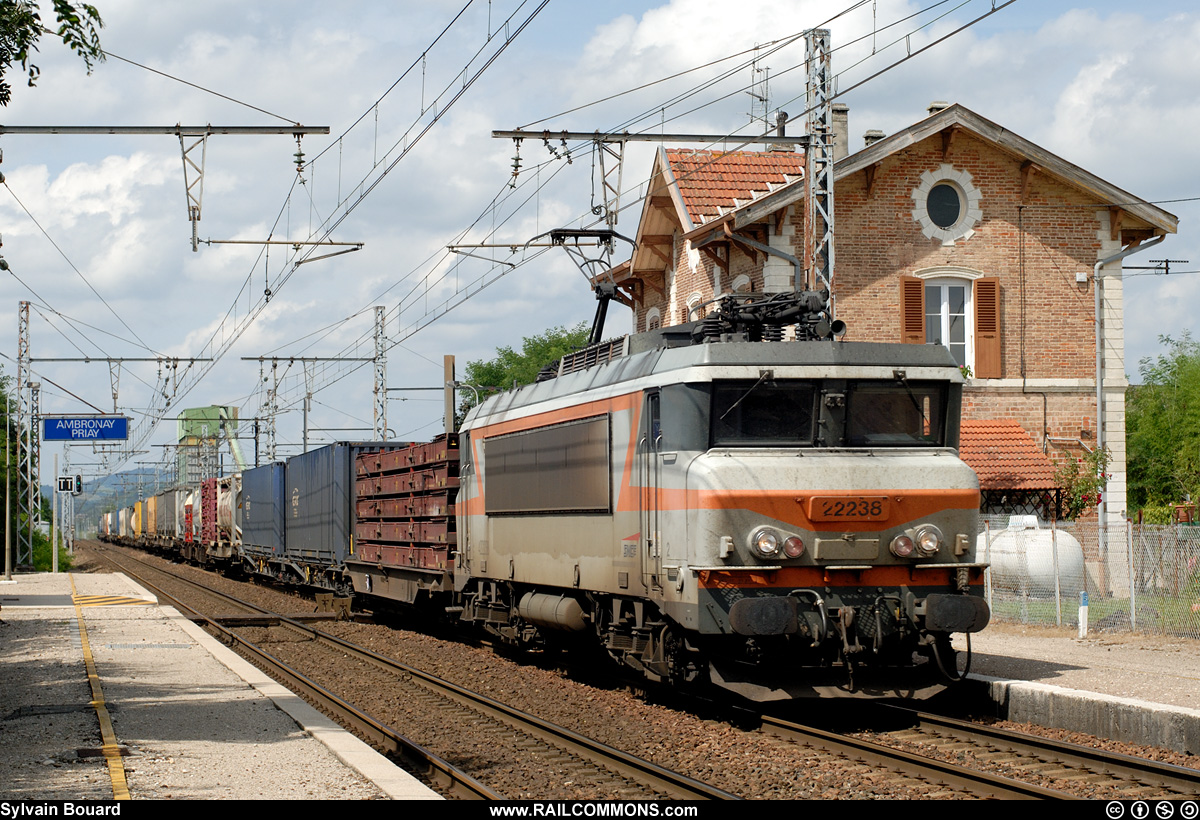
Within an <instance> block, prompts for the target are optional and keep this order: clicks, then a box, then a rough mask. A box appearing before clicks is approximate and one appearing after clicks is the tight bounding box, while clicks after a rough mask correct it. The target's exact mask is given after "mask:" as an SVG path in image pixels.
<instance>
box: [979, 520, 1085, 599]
mask: <svg viewBox="0 0 1200 820" xmlns="http://www.w3.org/2000/svg"><path fill="white" fill-rule="evenodd" d="M976 546H977V551H976V555H977V557H978V558H979V560H981V561H986V562H988V563H990V564H991V568H990V569H989V570H988V572H989V573H990V576H991V582H992V587H993V589H995V590H999V591H1007V592H1015V593H1020V594H1023V595H1028V596H1029V597H1032V598H1052V597H1053V596H1054V589H1055V583H1054V571H1055V560H1056V557H1055V553H1056V552H1057V563H1058V578H1059V583H1058V588H1059V590H1060V591H1061V592H1062V593H1063V594H1072V593H1073V592H1075V591H1076V590H1079V589H1082V587H1083V573H1084V565H1083V547H1082V546H1081V545H1080V543H1079V540H1078V539H1077V538H1075V536H1073V535H1071V534H1070V533H1068V532H1063V531H1062V530H1061V529H1057V530H1051V529H1050V528H1049V527H1045V528H1043V527H1041V526H1040V525H1039V523H1038V520H1037V516H1035V515H1014V516H1012V517H1010V518H1009V520H1008V527H1007V528H1006V529H1003V530H997V529H995V528H993V529H992V530H991V543H990V544H989V543H988V533H987V531H983V532H980V533H979V539H978V542H977V544H976Z"/></svg>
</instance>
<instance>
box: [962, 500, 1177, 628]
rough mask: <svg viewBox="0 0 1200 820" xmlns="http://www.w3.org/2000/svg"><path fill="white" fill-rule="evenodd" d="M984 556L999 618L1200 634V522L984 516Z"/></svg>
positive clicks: (981, 538)
mask: <svg viewBox="0 0 1200 820" xmlns="http://www.w3.org/2000/svg"><path fill="white" fill-rule="evenodd" d="M978 555H979V558H980V560H982V561H985V562H987V563H989V564H990V565H991V566H990V568H989V569H988V571H987V576H986V587H985V594H986V596H987V600H988V604H989V606H990V607H991V609H992V617H993V619H994V620H997V621H1008V622H1011V623H1020V624H1037V625H1044V626H1063V627H1076V628H1079V630H1080V632H1081V633H1082V632H1084V631H1085V630H1086V631H1088V632H1092V631H1125V632H1131V631H1136V632H1145V633H1152V634H1157V635H1164V636H1170V637H1186V638H1200V525H1195V524H1169V525H1151V524H1147V525H1137V524H1133V523H1132V522H1126V523H1125V524H1122V525H1120V526H1111V525H1110V526H1108V527H1101V526H1100V525H1099V523H1098V522H1095V521H1090V522H1058V523H1053V522H1052V523H1049V524H1048V523H1046V522H1039V520H1038V519H1037V518H1036V517H1035V516H1016V515H1014V516H984V517H983V519H982V520H981V522H980V534H979V544H978ZM1085 607H1086V608H1085Z"/></svg>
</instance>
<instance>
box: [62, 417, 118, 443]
mask: <svg viewBox="0 0 1200 820" xmlns="http://www.w3.org/2000/svg"><path fill="white" fill-rule="evenodd" d="M128 438H129V419H127V418H126V417H125V416H72V417H70V418H55V419H42V441H125V440H126V439H128Z"/></svg>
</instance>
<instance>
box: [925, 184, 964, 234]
mask: <svg viewBox="0 0 1200 820" xmlns="http://www.w3.org/2000/svg"><path fill="white" fill-rule="evenodd" d="M925 207H926V210H928V212H929V219H930V220H931V221H932V222H933V224H934V225H937V226H938V227H939V228H942V229H946V228H949V227H951V226H952V225H954V224H955V223H956V222H958V217H959V215H960V214H961V213H962V200H961V199H960V198H959V194H958V189H957V188H955V187H954V186H953V185H948V184H946V183H942V184H940V185H934V186H933V188H931V189H930V191H929V198H928V199H926V200H925Z"/></svg>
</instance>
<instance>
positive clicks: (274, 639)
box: [100, 550, 740, 800]
mask: <svg viewBox="0 0 1200 820" xmlns="http://www.w3.org/2000/svg"><path fill="white" fill-rule="evenodd" d="M100 551H101V552H103V553H107V555H106V557H107V558H108V559H109V560H110V561H112V562H113V563H114V565H116V566H118V567H119V568H120V569H121V571H123V572H127V573H129V574H131V575H133V576H134V577H136V578H137V580H138V581H139V582H140V583H142V584H143V585H145V586H147V587H149V588H150V589H152V590H153V591H154V592H155V594H157V595H159V596H161V597H163V598H167V599H169V600H171V601H173V602H174V603H175V605H177V606H178V607H180V608H181V609H183V610H184V611H185V612H186V613H189V615H188V616H189V617H192V618H193V619H195V620H198V621H202V622H203V623H205V624H206V626H207V627H208V628H209V629H210V630H212V631H214V632H215V633H216V634H217V635H218V636H219V637H220V638H221V639H222V640H224V641H225V642H227V643H230V644H231V645H236V647H237V648H239V649H240V650H242V651H243V652H244V653H246V654H248V656H249V657H251V659H252V660H253V661H254V662H255V663H256V664H257V665H259V666H260V667H262V668H264V669H265V670H266V671H268V673H270V674H271V675H272V676H273V677H276V678H277V679H280V680H281V682H283V683H285V685H287V686H288V687H289V688H291V689H292V690H293V691H296V692H298V693H300V694H303V695H305V696H306V697H307V698H308V699H310V700H313V701H316V702H317V704H318V705H319V706H320V708H322V709H323V710H324V711H326V712H327V713H328V714H331V715H332V716H333V717H335V718H336V719H337V720H339V722H341V723H343V725H346V726H348V727H349V728H351V729H353V730H355V731H357V732H358V733H359V734H362V735H364V736H366V737H367V738H368V739H369V740H371V741H372V742H374V743H375V745H377V746H379V747H381V748H383V749H385V750H386V751H388V752H391V753H394V754H399V755H401V756H403V758H404V759H405V761H406V762H407V763H408V764H409V767H410V768H415V769H416V770H417V771H418V772H420V773H421V774H422V775H424V776H425V777H427V778H429V779H430V780H431V781H432V782H434V783H435V784H436V785H438V786H440V787H441V788H443V789H445V790H448V791H450V793H451V794H453V795H454V796H457V797H468V798H483V799H492V800H495V799H503V798H504V796H505V795H504V794H502V792H501V791H500V790H499V789H496V788H493V787H491V786H489V785H487V783H486V779H487V778H486V777H483V778H476V777H474V776H473V775H472V774H470V773H469V772H467V771H466V770H465V769H464V768H462V767H460V766H457V765H455V764H454V763H452V762H450V761H449V760H448V759H447V758H446V757H443V756H441V755H438V754H436V753H434V752H433V751H431V750H429V749H427V748H425V747H424V746H423V745H420V744H418V743H416V742H414V741H412V740H411V739H409V738H408V737H407V736H405V735H401V734H400V733H399V732H397V731H395V730H393V729H391V728H390V727H388V726H386V725H384V724H383V723H382V722H380V721H378V720H376V719H375V718H373V717H371V716H370V715H369V714H368V713H367V712H365V711H363V710H361V709H359V708H357V707H356V706H354V705H353V704H351V703H350V702H349V701H348V700H346V699H344V698H342V697H340V696H339V695H338V694H337V692H336V691H335V690H336V689H337V688H338V680H337V679H336V676H335V679H332V680H329V679H326V680H316V679H314V678H313V677H310V676H309V675H308V674H305V673H304V672H302V671H301V669H302V668H304V669H309V668H311V667H313V666H319V665H320V662H319V659H318V658H317V657H316V656H317V655H318V654H321V653H324V654H325V655H327V656H329V658H330V659H331V660H332V661H334V662H335V663H334V664H333V665H335V666H337V667H338V668H339V669H341V670H342V671H343V673H344V672H345V671H346V660H347V659H353V660H354V661H356V662H357V663H358V664H359V666H358V669H357V670H356V672H357V673H358V674H361V673H362V671H363V669H364V668H365V667H370V668H371V669H373V670H375V671H376V672H377V673H378V674H380V675H382V677H381V678H380V680H379V690H380V691H387V692H388V693H389V696H391V697H393V698H400V699H403V700H406V701H408V702H410V703H411V704H413V705H414V706H415V707H416V711H419V712H422V713H424V714H434V715H438V719H439V721H440V722H442V723H443V724H445V726H446V727H447V729H448V732H449V736H451V737H458V736H461V735H462V732H461V731H460V730H459V729H456V728H455V727H456V726H457V727H463V726H468V725H469V726H470V727H471V732H472V733H475V734H478V733H480V731H481V727H482V731H483V732H484V733H485V734H486V735H488V736H490V737H491V738H492V739H493V743H494V748H495V749H496V750H497V751H499V752H501V753H502V756H503V758H504V761H503V762H505V763H508V764H511V763H512V757H513V756H514V755H517V754H520V755H527V756H529V757H531V758H532V759H534V760H535V761H536V766H537V767H540V768H545V769H549V770H551V771H561V772H564V773H566V777H567V778H568V779H569V782H568V783H567V784H566V785H568V786H572V787H574V788H572V789H567V790H566V791H567V793H566V794H564V795H563V796H564V797H567V798H570V797H574V798H576V799H585V798H589V797H593V798H594V797H606V798H620V799H638V800H646V799H675V800H713V799H718V800H736V799H740V798H739V797H738V796H737V795H734V794H731V793H729V792H726V791H723V790H721V789H717V788H714V787H712V786H709V785H708V784H705V783H701V782H699V781H697V780H694V779H692V778H689V777H686V776H684V775H681V774H678V773H676V772H672V771H670V770H668V769H665V768H663V767H661V766H657V765H655V764H653V763H650V762H648V761H645V760H642V759H640V758H638V757H635V756H634V755H630V754H627V753H625V752H622V751H620V750H618V749H613V748H611V747H609V746H606V745H604V744H601V743H597V742H595V741H593V740H590V739H589V738H586V737H584V736H582V735H579V734H577V733H575V732H572V731H570V730H568V729H564V728H562V727H559V726H555V725H554V724H552V723H549V722H547V721H544V720H541V719H540V718H537V717H535V716H533V715H529V714H526V713H524V712H522V711H520V710H517V709H514V708H512V707H509V706H507V705H505V704H503V703H501V702H499V701H497V700H494V699H492V698H489V697H487V696H485V695H482V694H479V693H476V692H471V691H469V690H467V689H464V688H462V687H459V686H456V685H454V684H452V683H449V682H447V681H444V680H441V679H440V678H437V677H435V676H433V675H429V674H426V673H425V672H422V671H421V670H419V669H416V668H414V667H411V666H408V665H406V664H403V663H401V662H399V661H395V660H392V659H390V658H386V657H384V656H382V655H379V654H377V653H374V652H371V651H370V650H367V649H363V648H361V647H358V646H355V645H354V644H352V643H350V642H348V641H344V640H342V639H340V638H337V637H335V636H332V635H329V634H326V633H324V632H321V631H320V630H317V629H315V628H313V627H311V626H308V625H305V624H303V623H300V622H299V621H297V620H295V619H294V618H289V617H285V616H281V615H277V614H275V613H271V612H268V611H266V610H264V609H262V608H260V607H257V606H255V605H253V604H250V603H248V602H246V601H242V600H240V599H238V598H236V597H234V596H230V595H227V594H225V593H222V592H219V591H217V590H214V589H212V588H210V587H207V586H205V585H204V584H201V583H199V582H196V581H194V580H191V579H187V578H184V577H182V576H180V575H177V574H174V573H170V572H168V571H167V570H165V569H163V568H161V567H157V566H153V565H152V564H150V563H148V562H145V561H142V560H141V559H140V558H136V557H133V556H130V555H128V554H125V553H119V554H120V555H121V556H122V557H121V558H119V559H115V560H114V559H113V557H112V556H113V554H114V553H113V551H110V550H100ZM135 564H136V565H135ZM147 574H156V575H158V576H167V577H169V578H171V579H172V582H173V583H182V584H184V585H186V586H187V587H188V588H189V589H191V590H194V591H200V592H202V593H203V594H204V595H207V596H208V597H209V598H210V599H212V600H217V601H221V602H222V603H223V604H224V605H226V606H233V607H235V608H237V609H239V610H241V611H242V613H246V614H254V615H255V616H257V619H258V620H259V621H260V622H261V623H263V624H270V625H265V626H256V627H248V628H239V629H231V628H229V627H227V626H226V625H224V624H223V623H222V621H224V620H229V619H230V616H227V617H224V618H214V617H211V616H209V615H205V614H203V613H201V612H198V611H197V610H195V609H194V608H193V607H192V606H191V605H189V604H186V603H183V602H182V601H180V600H179V598H178V597H177V596H176V595H173V594H171V593H169V592H167V591H165V590H164V589H163V588H162V586H161V585H159V584H156V583H154V582H153V581H152V580H150V579H149V578H147V577H146V575H147ZM231 617H232V619H233V620H237V621H239V622H244V621H245V617H244V615H242V614H241V613H236V614H234V615H233V616H231ZM247 632H250V633H253V634H254V636H255V637H257V638H259V640H250V639H249V638H248V637H247V636H246V634H244V633H247ZM358 683H359V684H360V685H361V683H362V682H361V680H359V681H358ZM475 757H476V763H475V768H476V769H478V768H484V769H487V768H489V766H486V765H485V766H482V767H481V766H480V764H479V761H478V757H479V755H475ZM570 792H579V794H571V793H570ZM512 796H515V797H531V796H533V795H528V794H521V795H512ZM537 796H539V797H542V796H545V795H542V794H539V795H537Z"/></svg>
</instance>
